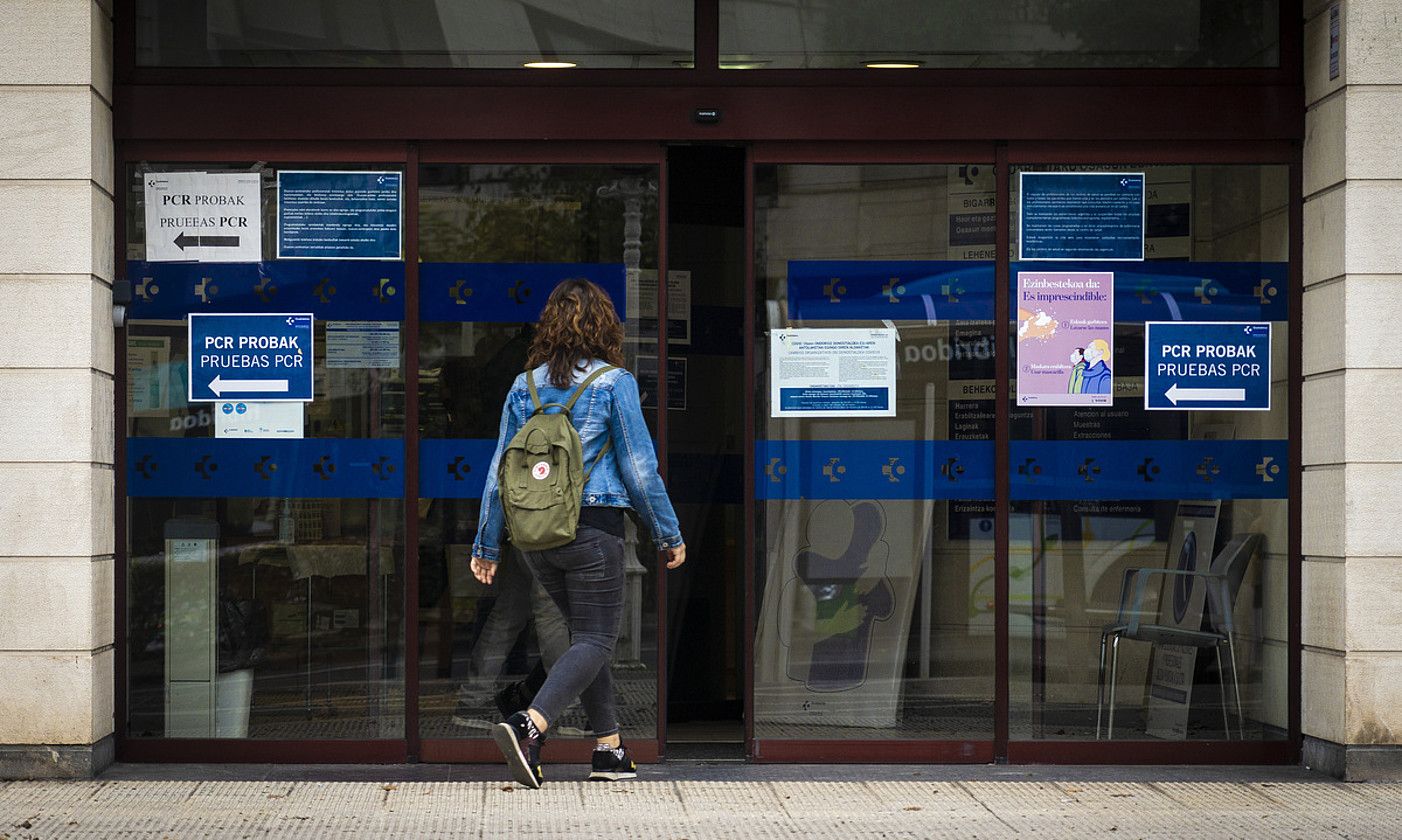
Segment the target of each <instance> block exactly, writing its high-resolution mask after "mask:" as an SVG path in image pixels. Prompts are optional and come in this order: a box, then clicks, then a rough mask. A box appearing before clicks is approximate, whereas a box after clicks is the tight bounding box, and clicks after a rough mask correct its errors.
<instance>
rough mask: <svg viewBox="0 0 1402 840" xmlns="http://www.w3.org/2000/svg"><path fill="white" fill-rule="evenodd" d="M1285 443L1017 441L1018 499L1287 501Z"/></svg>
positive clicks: (1014, 485)
mask: <svg viewBox="0 0 1402 840" xmlns="http://www.w3.org/2000/svg"><path fill="white" fill-rule="evenodd" d="M1288 452H1289V447H1288V444H1287V442H1286V441H1283V440H1113V441H1110V440H1102V441H1081V440H1070V441H1060V440H1058V441H1047V440H1015V441H1012V444H1011V450H1010V455H1011V471H1012V472H1011V482H1010V484H1011V487H1010V492H1011V495H1012V498H1013V499H1016V500H1027V499H1042V500H1050V499H1284V498H1286V497H1287V496H1288V495H1289V484H1290V482H1289V468H1290V467H1289V458H1288Z"/></svg>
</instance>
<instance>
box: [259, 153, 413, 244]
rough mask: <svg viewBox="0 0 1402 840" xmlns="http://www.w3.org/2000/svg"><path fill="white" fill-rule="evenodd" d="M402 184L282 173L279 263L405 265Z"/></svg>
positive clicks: (382, 177) (375, 176)
mask: <svg viewBox="0 0 1402 840" xmlns="http://www.w3.org/2000/svg"><path fill="white" fill-rule="evenodd" d="M402 180H403V178H402V175H401V173H399V172H362V171H351V172H334V171H325V170H295V169H285V170H281V171H279V172H278V174H277V257H278V259H280V260H287V259H293V260H297V259H302V260H398V259H403V250H402V246H401V243H402V241H403V238H402V236H401V235H400V230H401V227H402V219H403V214H404V213H403V209H404V201H403V193H402V191H401V183H402Z"/></svg>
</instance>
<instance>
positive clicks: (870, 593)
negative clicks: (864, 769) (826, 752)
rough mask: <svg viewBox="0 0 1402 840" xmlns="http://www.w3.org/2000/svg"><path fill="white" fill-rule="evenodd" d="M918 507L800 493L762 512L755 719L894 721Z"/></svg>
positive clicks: (914, 584)
mask: <svg viewBox="0 0 1402 840" xmlns="http://www.w3.org/2000/svg"><path fill="white" fill-rule="evenodd" d="M922 504H923V503H921V502H911V501H894V500H886V501H875V500H858V501H846V500H837V499H828V500H824V501H821V502H810V501H799V502H795V503H793V504H788V505H785V506H784V509H783V511H782V513H781V514H780V515H777V516H772V517H766V520H765V521H766V522H767V523H768V524H767V536H766V542H765V544H766V545H769V546H772V547H773V550H772V552H771V554H770V558H771V562H770V564H769V567H768V572H767V574H766V582H765V587H764V600H763V603H762V604H761V606H760V615H759V626H758V628H757V629H756V633H755V719H756V720H758V721H759V722H761V723H764V724H771V725H786V724H791V725H797V726H850V727H862V728H890V727H894V726H896V725H898V723H899V722H900V707H901V695H902V688H903V687H904V682H903V680H904V674H905V663H906V646H907V644H908V643H909V640H910V627H911V622H912V618H913V616H914V611H915V597H916V593H917V592H919V590H920V572H921V567H920V557H921V555H922V554H923V551H922V547H921V541H920V540H921V538H920V534H921V528H919V527H918V523H919V522H921V521H922V519H921V505H922ZM926 521H928V520H926ZM780 737H784V736H780Z"/></svg>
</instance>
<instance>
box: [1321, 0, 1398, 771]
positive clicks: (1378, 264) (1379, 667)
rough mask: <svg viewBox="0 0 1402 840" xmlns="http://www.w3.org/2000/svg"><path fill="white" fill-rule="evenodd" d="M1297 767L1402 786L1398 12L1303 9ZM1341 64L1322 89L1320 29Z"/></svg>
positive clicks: (1394, 6) (1325, 76)
mask: <svg viewBox="0 0 1402 840" xmlns="http://www.w3.org/2000/svg"><path fill="white" fill-rule="evenodd" d="M1305 5H1306V9H1305V12H1306V23H1305V97H1306V103H1307V105H1308V111H1307V113H1306V123H1305V148H1304V164H1305V165H1304V192H1305V204H1304V238H1305V242H1304V277H1305V292H1304V299H1305V305H1304V314H1303V337H1304V370H1303V373H1304V377H1305V380H1304V405H1303V409H1304V429H1303V445H1304V469H1305V472H1304V499H1303V508H1302V513H1303V517H1304V520H1303V524H1304V555H1305V559H1304V581H1303V584H1304V592H1303V595H1304V614H1303V628H1302V629H1303V634H1304V654H1303V681H1304V684H1303V712H1304V721H1303V722H1304V734H1305V750H1304V761H1305V763H1306V764H1308V765H1310V766H1313V767H1315V768H1317V769H1320V770H1323V771H1325V772H1329V773H1332V774H1334V775H1336V776H1340V777H1342V778H1347V779H1360V780H1361V779H1392V780H1396V779H1402V527H1399V522H1402V414H1400V412H1402V64H1399V62H1398V60H1397V59H1398V57H1399V56H1402V4H1399V3H1397V2H1388V0H1347V1H1346V2H1341V3H1327V2H1319V0H1311V1H1310V2H1307V3H1306V4H1305ZM1333 7H1337V8H1338V18H1339V28H1340V42H1341V43H1340V50H1339V57H1338V69H1337V75H1336V77H1335V78H1330V76H1331V72H1330V16H1331V8H1333Z"/></svg>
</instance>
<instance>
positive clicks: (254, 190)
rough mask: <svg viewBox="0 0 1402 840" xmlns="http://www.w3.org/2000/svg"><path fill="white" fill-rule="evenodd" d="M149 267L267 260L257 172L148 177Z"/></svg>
mask: <svg viewBox="0 0 1402 840" xmlns="http://www.w3.org/2000/svg"><path fill="white" fill-rule="evenodd" d="M144 177H145V178H146V196H145V197H146V259H147V261H148V262H257V261H258V260H260V259H262V257H263V233H262V232H263V228H262V216H261V211H260V205H259V196H260V195H261V190H262V176H261V175H259V174H258V173H257V172H148V173H147V174H146V175H145V176H144Z"/></svg>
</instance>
